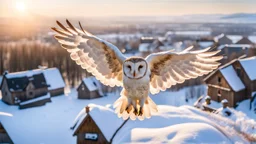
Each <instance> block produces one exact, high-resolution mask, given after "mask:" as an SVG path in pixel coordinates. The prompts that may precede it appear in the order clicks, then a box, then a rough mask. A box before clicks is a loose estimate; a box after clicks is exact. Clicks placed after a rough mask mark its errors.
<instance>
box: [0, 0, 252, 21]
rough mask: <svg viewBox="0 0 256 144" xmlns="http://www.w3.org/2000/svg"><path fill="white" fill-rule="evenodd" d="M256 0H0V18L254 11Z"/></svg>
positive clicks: (171, 14) (169, 14) (168, 14)
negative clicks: (34, 15) (31, 15)
mask: <svg viewBox="0 0 256 144" xmlns="http://www.w3.org/2000/svg"><path fill="white" fill-rule="evenodd" d="M255 5H256V0H0V17H15V16H21V15H26V14H36V15H41V16H47V17H108V16H173V15H190V14H231V13H256V8H255Z"/></svg>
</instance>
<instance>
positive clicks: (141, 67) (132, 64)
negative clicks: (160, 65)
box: [123, 58, 147, 79]
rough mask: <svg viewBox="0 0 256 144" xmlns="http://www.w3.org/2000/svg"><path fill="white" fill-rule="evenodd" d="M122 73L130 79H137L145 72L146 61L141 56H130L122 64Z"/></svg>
mask: <svg viewBox="0 0 256 144" xmlns="http://www.w3.org/2000/svg"><path fill="white" fill-rule="evenodd" d="M123 71H124V75H125V76H126V77H128V78H130V79H139V78H142V77H144V76H145V74H146V73H147V62H146V61H145V60H144V59H143V58H130V59H127V60H126V61H125V62H124V64H123Z"/></svg>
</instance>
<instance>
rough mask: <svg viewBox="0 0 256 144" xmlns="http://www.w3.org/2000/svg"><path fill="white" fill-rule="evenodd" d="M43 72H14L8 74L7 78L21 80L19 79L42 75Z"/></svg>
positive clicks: (36, 70) (38, 70) (37, 70)
mask: <svg viewBox="0 0 256 144" xmlns="http://www.w3.org/2000/svg"><path fill="white" fill-rule="evenodd" d="M40 73H42V71H41V70H40V69H35V70H28V71H21V72H14V73H8V74H6V78H19V77H31V76H33V75H36V74H40Z"/></svg>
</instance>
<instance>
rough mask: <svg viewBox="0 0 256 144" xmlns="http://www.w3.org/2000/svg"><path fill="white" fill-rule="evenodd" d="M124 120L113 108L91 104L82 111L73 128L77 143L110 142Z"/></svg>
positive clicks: (105, 143) (96, 143)
mask: <svg viewBox="0 0 256 144" xmlns="http://www.w3.org/2000/svg"><path fill="white" fill-rule="evenodd" d="M103 119H104V120H103ZM124 122H125V121H123V120H122V119H120V118H118V117H117V116H116V114H115V112H114V111H113V110H112V109H110V108H107V107H103V106H98V105H94V104H90V105H88V106H87V107H85V109H82V111H80V113H79V114H78V116H77V117H76V118H75V120H74V124H73V125H72V127H71V129H73V130H74V133H73V136H75V135H76V136H77V144H84V143H90V144H99V143H102V144H103V143H104V144H108V143H111V141H112V139H113V137H114V136H115V133H116V131H118V129H119V128H120V127H121V126H122V124H124Z"/></svg>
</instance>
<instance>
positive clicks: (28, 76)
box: [0, 70, 50, 108]
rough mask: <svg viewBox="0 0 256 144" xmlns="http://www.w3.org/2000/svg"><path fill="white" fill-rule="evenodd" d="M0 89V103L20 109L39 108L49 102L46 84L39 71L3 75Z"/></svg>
mask: <svg viewBox="0 0 256 144" xmlns="http://www.w3.org/2000/svg"><path fill="white" fill-rule="evenodd" d="M0 88H1V92H2V101H4V102H5V103H7V104H11V105H18V104H19V105H20V108H23V107H27V105H29V106H40V105H43V104H45V103H46V102H49V101H50V97H48V96H47V94H48V84H47V82H46V80H45V77H44V74H43V72H42V71H41V70H30V71H23V72H16V73H5V74H4V76H3V80H2V83H1V86H0ZM42 97H43V98H42ZM32 99H38V101H31V100H32ZM28 101H29V102H28Z"/></svg>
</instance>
